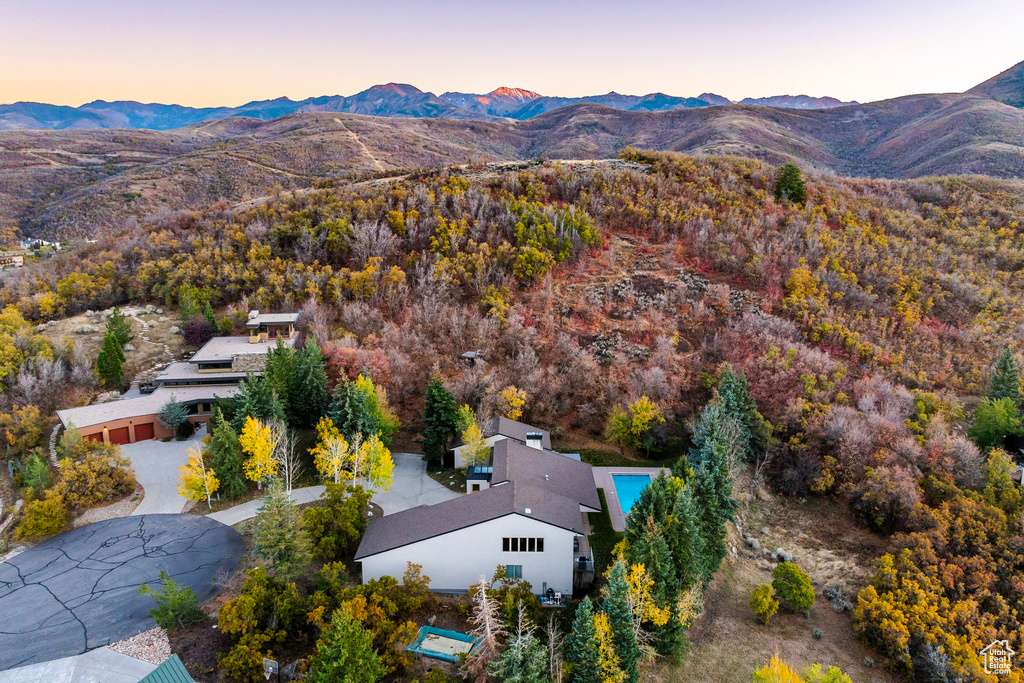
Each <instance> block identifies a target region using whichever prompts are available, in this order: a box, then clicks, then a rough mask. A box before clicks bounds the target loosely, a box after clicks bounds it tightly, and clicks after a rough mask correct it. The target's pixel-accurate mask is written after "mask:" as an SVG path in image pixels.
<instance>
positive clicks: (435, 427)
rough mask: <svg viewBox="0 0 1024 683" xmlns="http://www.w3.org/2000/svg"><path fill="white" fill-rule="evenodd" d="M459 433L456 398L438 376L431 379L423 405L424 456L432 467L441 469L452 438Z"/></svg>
mask: <svg viewBox="0 0 1024 683" xmlns="http://www.w3.org/2000/svg"><path fill="white" fill-rule="evenodd" d="M458 433H459V421H458V407H457V406H456V405H455V397H454V396H453V395H452V394H451V392H450V391H448V390H447V389H445V387H444V383H443V382H442V381H441V378H440V377H437V376H436V375H435V376H434V377H431V378H430V384H428V385H427V395H426V398H425V399H424V404H423V455H424V458H425V459H426V461H427V464H428V465H430V466H431V467H440V465H441V463H442V461H443V460H444V455H445V452H446V451H447V450H448V444H449V443H450V442H451V440H452V437H454V436H455V435H456V434H458Z"/></svg>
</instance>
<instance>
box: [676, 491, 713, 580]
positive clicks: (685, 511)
mask: <svg viewBox="0 0 1024 683" xmlns="http://www.w3.org/2000/svg"><path fill="white" fill-rule="evenodd" d="M672 517H673V521H674V523H673V525H672V532H671V533H670V534H668V535H667V538H668V545H669V549H670V550H671V552H672V560H673V562H674V563H675V566H676V576H677V577H678V578H679V585H680V587H681V588H683V589H686V588H689V587H690V586H692V585H693V584H695V583H697V582H698V581H703V580H704V563H703V561H702V560H701V558H703V557H704V556H705V554H706V552H707V551H706V549H705V544H704V539H703V538H702V537H701V535H700V513H699V511H698V510H697V505H696V503H695V502H694V499H693V482H692V480H691V483H690V484H689V485H687V486H686V487H685V488H684V489H682V490H681V491H679V494H678V495H677V496H676V503H675V509H674V511H673V515H672Z"/></svg>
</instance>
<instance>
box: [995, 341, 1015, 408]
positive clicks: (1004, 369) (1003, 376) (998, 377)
mask: <svg viewBox="0 0 1024 683" xmlns="http://www.w3.org/2000/svg"><path fill="white" fill-rule="evenodd" d="M988 395H989V397H990V398H993V399H995V400H999V399H1001V398H1008V399H1011V400H1012V401H1013V404H1014V405H1017V406H1019V405H1020V372H1019V370H1018V369H1017V361H1016V359H1015V358H1014V357H1013V352H1012V351H1010V349H1003V352H1002V354H1000V356H999V360H997V361H996V365H995V367H994V368H993V369H992V378H991V379H990V380H989V391H988Z"/></svg>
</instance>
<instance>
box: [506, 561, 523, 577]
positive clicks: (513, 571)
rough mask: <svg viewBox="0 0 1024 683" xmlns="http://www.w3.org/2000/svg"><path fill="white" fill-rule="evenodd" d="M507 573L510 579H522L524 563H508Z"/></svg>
mask: <svg viewBox="0 0 1024 683" xmlns="http://www.w3.org/2000/svg"><path fill="white" fill-rule="evenodd" d="M505 575H506V576H508V578H510V579H521V578H523V565H521V564H506V565H505Z"/></svg>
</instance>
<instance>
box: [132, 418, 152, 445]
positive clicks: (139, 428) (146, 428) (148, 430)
mask: <svg viewBox="0 0 1024 683" xmlns="http://www.w3.org/2000/svg"><path fill="white" fill-rule="evenodd" d="M152 438H153V423H152V422H147V423H145V424H140V425H135V440H136V441H142V440H144V439H152Z"/></svg>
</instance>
